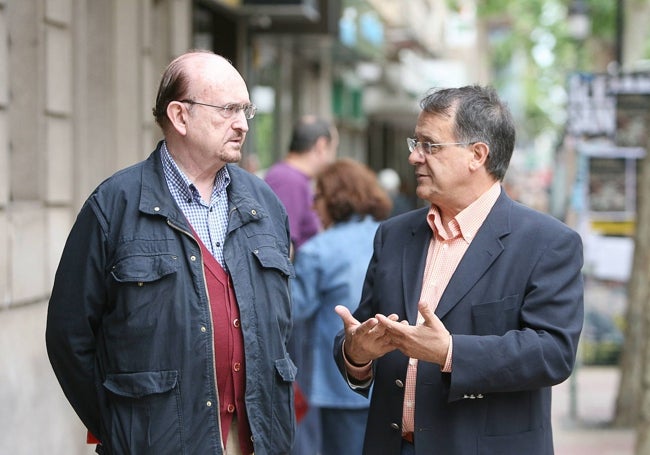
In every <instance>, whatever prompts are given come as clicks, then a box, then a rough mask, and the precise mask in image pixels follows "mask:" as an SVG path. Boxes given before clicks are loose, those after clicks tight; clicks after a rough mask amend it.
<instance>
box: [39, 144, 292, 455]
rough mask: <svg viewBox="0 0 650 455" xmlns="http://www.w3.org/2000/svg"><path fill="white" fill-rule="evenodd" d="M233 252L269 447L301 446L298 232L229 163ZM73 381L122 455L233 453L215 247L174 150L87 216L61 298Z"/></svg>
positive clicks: (66, 382)
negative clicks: (222, 393) (175, 189)
mask: <svg viewBox="0 0 650 455" xmlns="http://www.w3.org/2000/svg"><path fill="white" fill-rule="evenodd" d="M228 171H229V173H230V176H231V183H230V185H229V187H228V200H229V206H230V208H229V219H228V231H227V234H226V240H225V244H224V257H225V262H226V264H227V267H228V270H229V272H230V275H231V277H232V281H233V285H234V289H235V294H236V296H237V302H238V304H239V309H240V316H241V327H242V331H243V338H244V351H245V360H246V396H245V401H246V408H247V412H248V417H249V420H250V426H251V430H252V434H253V442H254V447H255V453H256V454H257V455H264V454H272V455H277V454H282V453H288V452H289V449H290V447H291V445H292V443H293V437H294V427H295V416H294V413H293V389H292V383H293V381H294V379H295V374H296V367H295V366H294V364H293V362H292V361H291V359H290V357H289V355H288V354H287V351H286V343H287V339H288V338H289V334H290V329H291V302H290V292H289V283H288V280H289V277H290V276H293V266H292V265H291V262H290V260H289V232H288V230H289V228H288V226H289V225H288V220H287V215H286V212H285V210H284V207H283V206H282V204H281V203H280V202H279V200H278V199H277V197H276V196H275V194H274V193H273V192H272V191H271V190H270V188H269V187H268V186H267V185H266V184H265V183H264V182H263V181H262V180H261V179H259V178H257V177H255V176H253V175H251V174H249V173H248V172H246V171H244V170H242V169H240V168H239V167H237V166H235V165H228ZM46 341H47V348H48V354H49V357H50V361H51V363H52V367H53V369H54V372H55V373H56V376H57V378H58V380H59V382H60V384H61V387H62V389H63V391H64V393H65V395H66V397H67V398H68V400H69V401H70V403H71V405H72V406H73V408H74V409H75V411H76V412H77V414H78V415H79V417H80V418H81V420H82V421H83V423H84V425H86V427H87V428H88V429H89V430H90V431H91V432H92V433H93V434H94V435H95V436H97V437H98V438H99V439H100V440H101V441H102V442H103V445H104V448H105V452H106V453H108V454H124V453H137V454H175V455H176V454H221V453H222V451H223V449H222V445H223V443H222V438H221V435H220V425H219V404H218V394H217V389H216V384H217V382H216V376H215V364H214V351H215V350H218V349H219V346H214V342H213V333H212V321H211V317H210V305H209V302H208V294H207V288H206V283H205V277H204V273H203V261H202V258H201V249H200V248H199V245H198V244H197V242H196V241H195V240H194V238H193V236H192V234H191V229H190V226H189V225H188V222H187V221H186V219H185V217H184V215H183V213H182V212H181V210H180V209H179V208H178V206H177V205H176V203H175V202H174V200H173V199H172V196H171V194H170V193H169V190H168V187H167V184H166V182H165V178H164V175H163V168H162V163H161V157H160V144H159V146H158V148H157V149H156V151H154V152H153V153H152V154H151V155H150V156H149V158H148V159H147V160H145V161H143V162H141V163H139V164H136V165H134V166H131V167H129V168H127V169H125V170H122V171H120V172H118V173H116V174H115V175H113V176H112V177H110V178H109V179H107V180H106V181H105V182H103V183H102V184H101V185H100V186H99V187H98V188H97V189H96V190H95V191H94V192H93V194H92V195H91V196H90V197H89V198H88V200H87V201H86V203H85V204H84V206H83V208H82V209H81V211H80V213H79V215H78V217H77V220H76V222H75V224H74V227H73V228H72V231H71V232H70V236H69V238H68V240H67V243H66V245H65V248H64V251H63V255H62V258H61V262H60V265H59V268H58V271H57V273H56V278H55V283H54V288H53V291H52V296H51V299H50V303H49V310H48V317H47V331H46Z"/></svg>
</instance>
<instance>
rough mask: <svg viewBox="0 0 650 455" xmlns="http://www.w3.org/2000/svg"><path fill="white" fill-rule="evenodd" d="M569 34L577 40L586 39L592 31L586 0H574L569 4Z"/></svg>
mask: <svg viewBox="0 0 650 455" xmlns="http://www.w3.org/2000/svg"><path fill="white" fill-rule="evenodd" d="M567 25H568V28H569V35H571V38H573V39H574V40H576V41H584V40H585V39H586V38H587V37H588V36H589V32H590V31H591V20H590V19H589V6H588V5H587V3H586V2H585V0H573V1H572V2H571V4H570V5H569V14H568V23H567Z"/></svg>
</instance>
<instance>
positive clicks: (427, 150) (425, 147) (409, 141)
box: [406, 137, 476, 155]
mask: <svg viewBox="0 0 650 455" xmlns="http://www.w3.org/2000/svg"><path fill="white" fill-rule="evenodd" d="M472 144H476V142H446V143H440V144H434V143H433V142H420V141H418V140H417V139H414V138H412V137H407V138H406V145H408V148H409V153H413V152H415V151H417V152H419V153H420V154H424V155H434V154H436V153H438V152H439V151H440V150H442V149H443V148H444V147H448V146H451V145H462V146H467V145H472Z"/></svg>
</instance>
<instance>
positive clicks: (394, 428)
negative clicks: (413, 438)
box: [390, 422, 399, 431]
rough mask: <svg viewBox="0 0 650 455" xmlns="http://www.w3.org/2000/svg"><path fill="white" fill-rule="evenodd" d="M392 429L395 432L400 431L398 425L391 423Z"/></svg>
mask: <svg viewBox="0 0 650 455" xmlns="http://www.w3.org/2000/svg"><path fill="white" fill-rule="evenodd" d="M390 427H391V428H392V429H393V430H395V431H397V430H399V425H398V424H396V423H395V422H393V423H391V424H390Z"/></svg>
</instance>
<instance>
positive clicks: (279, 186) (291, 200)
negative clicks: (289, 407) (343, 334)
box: [264, 115, 339, 455]
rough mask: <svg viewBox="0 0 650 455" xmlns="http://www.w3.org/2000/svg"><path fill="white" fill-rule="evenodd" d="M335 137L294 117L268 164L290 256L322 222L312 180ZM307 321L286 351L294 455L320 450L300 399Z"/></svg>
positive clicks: (309, 118) (298, 325)
mask: <svg viewBox="0 0 650 455" xmlns="http://www.w3.org/2000/svg"><path fill="white" fill-rule="evenodd" d="M338 145H339V136H338V131H337V129H336V127H335V126H334V125H333V124H332V123H331V122H329V121H327V120H325V119H323V118H319V117H317V116H314V115H305V116H303V117H301V118H299V119H298V121H297V122H296V123H295V125H294V127H293V131H292V133H291V141H290V143H289V150H288V152H287V154H286V156H285V157H284V158H283V159H282V160H281V161H279V162H278V163H276V164H274V165H273V166H271V167H270V168H269V169H268V171H267V172H266V174H265V176H264V180H265V181H266V182H267V183H268V184H269V186H270V187H271V189H273V191H275V193H276V194H277V195H278V197H279V198H280V200H281V201H282V203H283V204H284V206H285V207H286V209H287V213H288V215H289V225H290V226H291V243H292V246H293V248H292V255H293V254H294V253H295V251H296V250H298V249H299V248H300V247H301V245H302V244H303V243H305V242H306V241H307V240H308V239H310V238H311V237H312V236H314V235H315V234H316V233H317V232H318V231H319V230H320V229H321V224H320V221H319V219H318V215H317V214H316V212H315V211H314V210H313V201H314V191H313V184H314V182H313V178H314V177H315V176H316V175H317V174H318V173H319V172H320V171H321V170H322V169H323V168H324V167H325V166H327V165H328V164H330V163H331V162H332V161H334V159H335V158H336V153H337V149H338ZM307 324H308V321H294V324H293V331H292V335H291V339H290V340H289V353H290V354H291V357H292V358H293V361H294V362H295V364H296V365H297V366H298V381H297V383H296V385H295V388H296V411H297V417H298V427H297V429H296V442H295V445H294V448H293V451H292V453H293V454H294V455H315V454H316V453H317V450H318V447H319V446H320V425H319V423H318V413H316V412H311V410H309V409H308V408H305V407H304V406H303V405H304V404H305V402H302V401H301V398H302V397H303V393H308V392H309V391H308V390H306V387H308V385H309V383H310V382H311V381H310V380H309V375H310V374H311V369H312V366H311V360H312V359H311V357H310V356H309V355H306V353H310V343H311V340H312V338H313V336H314V335H313V334H312V333H310V332H309V331H308V330H307V328H306V327H307Z"/></svg>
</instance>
